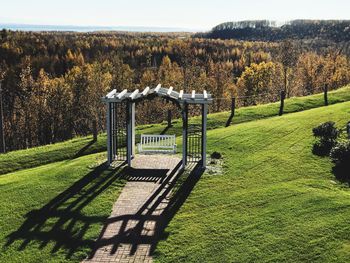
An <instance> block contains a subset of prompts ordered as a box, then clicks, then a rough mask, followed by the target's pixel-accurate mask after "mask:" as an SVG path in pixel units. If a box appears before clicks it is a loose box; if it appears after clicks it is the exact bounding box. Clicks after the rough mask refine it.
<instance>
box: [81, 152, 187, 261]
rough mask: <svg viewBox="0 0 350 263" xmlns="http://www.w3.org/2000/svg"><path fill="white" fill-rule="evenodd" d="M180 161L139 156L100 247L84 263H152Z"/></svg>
mask: <svg viewBox="0 0 350 263" xmlns="http://www.w3.org/2000/svg"><path fill="white" fill-rule="evenodd" d="M180 166H181V159H180V158H178V157H174V156H167V155H156V156H154V155H152V156H151V155H138V156H137V157H136V158H135V159H134V160H133V161H132V167H133V168H130V169H127V171H126V172H125V175H124V177H125V178H126V179H127V181H128V182H127V183H126V185H125V187H124V188H123V191H122V193H121V194H120V196H119V198H118V200H117V201H116V203H115V204H114V206H113V210H112V214H111V215H110V217H109V218H108V220H107V222H106V223H105V225H104V227H103V229H102V232H101V236H100V238H99V239H98V241H97V247H96V249H95V251H94V253H93V254H92V255H91V256H90V258H88V259H86V260H84V261H83V262H85V263H88V262H89V263H92V262H104V263H105V262H152V256H151V255H152V252H153V249H154V245H155V244H156V242H157V240H158V238H157V233H158V232H159V229H161V223H162V213H163V212H164V209H165V208H166V207H167V205H168V204H169V200H170V195H171V189H172V185H173V182H174V181H175V180H176V177H177V175H178V174H179V171H180Z"/></svg>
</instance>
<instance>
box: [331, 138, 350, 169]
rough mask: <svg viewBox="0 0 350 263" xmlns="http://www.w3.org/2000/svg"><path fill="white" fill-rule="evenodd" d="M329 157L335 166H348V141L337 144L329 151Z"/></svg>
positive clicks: (349, 161) (349, 145) (349, 151)
mask: <svg viewBox="0 0 350 263" xmlns="http://www.w3.org/2000/svg"><path fill="white" fill-rule="evenodd" d="M329 156H330V157H331V159H332V161H333V162H334V163H335V164H337V165H342V164H349V165H350V141H344V142H339V143H337V144H336V145H335V146H334V147H333V148H332V150H331V152H330V154H329Z"/></svg>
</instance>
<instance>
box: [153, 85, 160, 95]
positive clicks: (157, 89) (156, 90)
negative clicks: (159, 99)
mask: <svg viewBox="0 0 350 263" xmlns="http://www.w3.org/2000/svg"><path fill="white" fill-rule="evenodd" d="M161 87H162V85H161V84H158V86H157V87H156V88H155V89H154V92H155V93H158V92H159V90H160V88H161Z"/></svg>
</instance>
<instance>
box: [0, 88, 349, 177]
mask: <svg viewBox="0 0 350 263" xmlns="http://www.w3.org/2000/svg"><path fill="white" fill-rule="evenodd" d="M349 100H350V86H346V87H344V88H340V89H337V90H334V91H331V92H329V104H336V103H340V102H344V101H349ZM323 105H324V100H323V94H316V95H311V96H305V97H293V98H290V99H286V101H285V109H284V112H285V113H293V112H298V111H303V110H307V109H312V108H317V107H322V106H323ZM278 111H279V103H270V104H264V105H258V106H252V107H244V108H239V109H237V110H236V113H235V117H234V118H233V120H232V125H235V124H239V123H243V122H248V121H252V120H257V119H263V118H268V117H272V116H276V115H277V114H278ZM229 116H230V112H221V113H214V114H209V115H208V129H216V128H219V127H224V126H225V125H226V122H227V120H228V118H229ZM199 121H200V118H198V117H194V118H191V122H193V123H196V122H199ZM173 124H174V125H173V127H172V128H170V129H169V130H167V133H168V134H176V135H178V136H180V135H181V134H182V131H181V127H182V121H181V120H174V121H173ZM165 127H166V124H165V123H162V124H151V125H144V126H139V127H137V129H136V133H137V135H140V134H142V133H143V134H159V133H161V132H162V131H163V130H164V129H165ZM102 151H106V135H105V134H101V135H100V136H99V137H98V140H97V141H96V142H93V141H92V137H91V136H88V137H78V138H75V139H73V140H70V141H66V142H62V143H56V144H53V145H46V146H42V147H36V148H32V149H27V150H20V151H14V152H10V153H7V154H5V155H1V156H0V157H1V158H0V175H1V174H6V173H9V172H13V171H16V170H20V169H25V168H31V167H36V166H39V165H43V164H48V163H52V162H57V161H62V160H69V159H74V158H77V157H80V156H83V155H88V154H92V153H97V152H102Z"/></svg>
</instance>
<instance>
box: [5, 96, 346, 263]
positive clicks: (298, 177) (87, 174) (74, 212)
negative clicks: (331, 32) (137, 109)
mask: <svg viewBox="0 0 350 263" xmlns="http://www.w3.org/2000/svg"><path fill="white" fill-rule="evenodd" d="M303 105H305V104H303ZM262 107H268V106H262ZM242 110H243V109H242ZM349 119H350V102H345V103H339V104H336V105H333V106H329V107H321V108H316V109H312V110H307V111H303V112H299V113H294V114H288V115H285V116H282V117H272V118H266V119H262V120H256V121H250V122H245V123H241V124H238V125H232V126H230V127H228V128H218V129H213V130H211V131H209V132H208V150H209V152H212V151H214V150H215V151H219V152H220V153H222V154H223V158H224V159H223V160H224V165H223V172H222V174H220V175H210V173H204V174H203V175H202V178H201V179H200V180H199V181H198V182H197V184H196V185H195V186H194V189H193V191H192V192H191V194H190V196H189V197H188V199H187V200H186V201H185V203H184V204H183V206H182V207H181V208H180V210H179V211H178V213H177V214H176V215H175V217H174V218H173V219H172V220H171V221H170V224H169V225H168V227H167V228H166V229H165V232H166V233H165V234H164V239H163V240H162V241H161V242H160V243H159V244H158V246H157V249H156V260H157V261H159V262H174V261H177V262H178V261H181V262H247V261H260V262H262V261H263V262H265V261H275V262H281V261H283V262H300V261H309V262H348V258H349V256H350V236H349V230H350V226H349V224H348V222H349V220H350V190H349V188H348V187H347V186H345V185H342V184H340V183H338V182H336V181H335V179H334V176H333V174H332V172H331V168H332V164H331V162H330V161H329V159H328V158H321V157H317V156H315V155H313V154H312V153H311V148H312V143H313V140H314V139H313V137H312V133H311V129H312V128H313V127H314V126H316V125H317V124H319V123H321V122H325V121H328V120H333V121H336V122H337V123H339V124H341V125H343V124H345V123H346V122H347V121H348V120H349ZM154 127H158V126H154ZM154 127H148V128H154ZM51 147H52V146H51ZM32 150H34V149H32ZM61 151H63V148H62V149H61ZM104 156H105V154H104V153H94V154H89V155H86V156H80V157H76V158H68V159H67V160H64V161H61V162H54V163H50V164H47V165H43V166H39V167H36V168H31V169H26V170H21V171H17V172H13V173H9V174H6V175H2V176H0V191H1V197H2V198H1V199H0V213H1V215H2V216H1V217H0V247H1V249H0V259H1V261H3V262H38V261H40V262H79V260H80V259H82V258H84V256H85V255H86V253H88V251H89V250H90V249H91V246H93V240H94V239H95V238H96V237H97V236H98V234H99V232H100V229H101V225H102V223H103V222H104V220H105V219H106V217H107V216H108V215H109V213H110V211H111V207H112V204H113V202H114V201H115V200H116V199H117V197H118V194H119V192H120V190H121V189H122V187H123V185H124V180H123V178H121V177H118V176H117V175H116V174H117V171H116V170H113V169H107V168H105V167H104V166H103V165H101V163H102V162H103V160H104Z"/></svg>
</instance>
